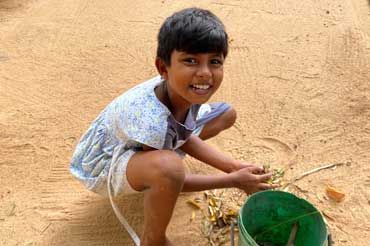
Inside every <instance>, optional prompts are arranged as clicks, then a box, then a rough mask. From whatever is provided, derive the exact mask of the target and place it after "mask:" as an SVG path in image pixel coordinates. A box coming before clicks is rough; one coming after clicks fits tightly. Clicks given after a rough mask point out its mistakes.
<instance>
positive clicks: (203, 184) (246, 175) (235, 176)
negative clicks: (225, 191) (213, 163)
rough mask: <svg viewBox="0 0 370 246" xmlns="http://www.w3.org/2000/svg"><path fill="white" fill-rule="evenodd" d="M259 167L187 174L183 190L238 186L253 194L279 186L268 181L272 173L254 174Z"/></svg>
mask: <svg viewBox="0 0 370 246" xmlns="http://www.w3.org/2000/svg"><path fill="white" fill-rule="evenodd" d="M257 169H258V168H257V167H254V168H242V169H239V170H238V171H235V172H232V173H227V174H225V173H222V174H218V175H201V174H187V175H186V176H185V182H184V186H183V188H182V191H184V192H191V191H202V190H210V189H218V188H231V187H236V188H239V189H242V190H244V191H245V192H246V193H247V194H251V193H254V192H257V191H260V190H268V189H272V188H277V187H278V185H277V184H268V183H266V182H267V180H269V179H270V178H271V173H268V174H254V172H255V171H257Z"/></svg>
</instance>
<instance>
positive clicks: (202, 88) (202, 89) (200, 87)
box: [190, 84, 212, 95]
mask: <svg viewBox="0 0 370 246" xmlns="http://www.w3.org/2000/svg"><path fill="white" fill-rule="evenodd" d="M190 88H191V89H192V91H193V92H195V93H196V94H198V95H205V94H207V93H208V92H209V91H210V89H211V88H212V86H211V85H209V84H195V85H190Z"/></svg>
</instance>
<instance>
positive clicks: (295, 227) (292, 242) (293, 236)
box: [286, 222, 298, 246]
mask: <svg viewBox="0 0 370 246" xmlns="http://www.w3.org/2000/svg"><path fill="white" fill-rule="evenodd" d="M297 231H298V223H297V222H296V223H294V225H293V227H292V230H291V232H290V235H289V240H288V243H287V244H286V246H294V245H295V239H296V237H297Z"/></svg>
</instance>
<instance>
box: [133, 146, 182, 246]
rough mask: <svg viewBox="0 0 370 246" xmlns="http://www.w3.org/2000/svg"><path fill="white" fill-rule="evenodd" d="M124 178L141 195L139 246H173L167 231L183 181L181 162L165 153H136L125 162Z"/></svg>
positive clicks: (168, 152) (157, 151)
mask: <svg viewBox="0 0 370 246" xmlns="http://www.w3.org/2000/svg"><path fill="white" fill-rule="evenodd" d="M126 175H127V180H128V182H129V183H130V185H131V186H132V188H134V189H135V190H138V191H144V230H143V234H142V236H141V245H142V246H157V245H158V246H163V245H166V246H169V245H172V244H171V243H170V242H169V241H168V239H167V238H166V228H167V225H168V223H169V221H170V219H171V216H172V212H173V208H174V206H175V204H176V200H177V197H178V196H179V193H180V192H181V190H182V187H183V184H184V180H185V171H184V167H183V164H182V161H181V159H180V158H179V157H178V155H177V154H176V153H174V152H172V151H167V150H152V151H142V152H138V153H136V154H134V155H133V156H132V157H131V159H130V161H129V162H128V165H127V174H126Z"/></svg>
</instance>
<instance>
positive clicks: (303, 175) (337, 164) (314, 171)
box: [284, 162, 350, 190]
mask: <svg viewBox="0 0 370 246" xmlns="http://www.w3.org/2000/svg"><path fill="white" fill-rule="evenodd" d="M344 164H350V162H339V163H334V164H329V165H325V166H322V167H317V168H315V169H312V170H310V171H308V172H305V173H302V174H301V175H299V176H298V177H295V178H294V179H293V181H292V182H290V183H288V184H286V185H285V187H284V190H285V189H286V188H287V187H288V186H289V185H291V184H293V183H294V182H295V181H298V180H300V179H302V178H304V177H306V176H308V175H310V174H313V173H316V172H319V171H321V170H323V169H328V168H332V167H337V166H342V165H344Z"/></svg>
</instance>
